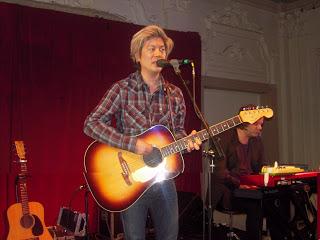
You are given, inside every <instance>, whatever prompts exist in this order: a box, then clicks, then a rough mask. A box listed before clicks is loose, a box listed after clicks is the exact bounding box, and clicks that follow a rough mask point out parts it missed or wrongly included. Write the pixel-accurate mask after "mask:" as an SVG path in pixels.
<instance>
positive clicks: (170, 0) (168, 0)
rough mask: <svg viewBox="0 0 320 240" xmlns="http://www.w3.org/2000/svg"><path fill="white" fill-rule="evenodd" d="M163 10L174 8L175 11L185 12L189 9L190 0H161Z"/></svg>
mask: <svg viewBox="0 0 320 240" xmlns="http://www.w3.org/2000/svg"><path fill="white" fill-rule="evenodd" d="M162 1H163V10H168V9H171V10H174V11H177V12H185V11H187V10H188V9H190V3H191V0H162Z"/></svg>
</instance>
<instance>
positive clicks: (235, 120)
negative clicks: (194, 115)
mask: <svg viewBox="0 0 320 240" xmlns="http://www.w3.org/2000/svg"><path fill="white" fill-rule="evenodd" d="M241 123H242V120H241V118H240V116H239V115H237V116H234V117H232V118H229V119H227V120H225V121H223V122H220V123H218V124H215V125H213V126H211V127H210V128H209V129H210V133H211V134H212V136H216V135H218V134H220V133H222V132H224V131H226V130H229V129H231V128H233V127H235V126H237V125H239V124H241ZM195 137H198V138H199V139H200V140H201V141H202V142H203V141H205V140H208V139H209V137H210V135H209V133H208V132H207V130H206V129H204V130H201V131H199V132H197V133H196V134H195V135H192V136H187V137H184V138H181V139H179V140H177V141H175V142H173V143H170V144H168V145H166V146H164V147H162V148H161V153H162V156H163V157H167V156H169V155H171V154H175V153H178V152H181V151H184V150H186V149H187V148H188V141H189V139H191V140H192V139H194V138H195Z"/></svg>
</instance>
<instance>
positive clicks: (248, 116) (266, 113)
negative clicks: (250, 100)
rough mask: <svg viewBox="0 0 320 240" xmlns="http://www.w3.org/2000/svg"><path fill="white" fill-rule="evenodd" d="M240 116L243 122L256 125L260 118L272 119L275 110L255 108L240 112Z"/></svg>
mask: <svg viewBox="0 0 320 240" xmlns="http://www.w3.org/2000/svg"><path fill="white" fill-rule="evenodd" d="M239 116H240V118H241V120H242V122H247V123H250V124H252V123H255V122H256V121H258V120H259V119H260V118H262V117H265V118H271V117H272V116H273V110H272V109H271V108H268V107H255V108H251V109H244V110H243V111H240V113H239Z"/></svg>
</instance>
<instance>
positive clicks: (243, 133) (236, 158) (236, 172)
mask: <svg viewBox="0 0 320 240" xmlns="http://www.w3.org/2000/svg"><path fill="white" fill-rule="evenodd" d="M250 107H252V105H250ZM242 109H243V108H241V110H242ZM263 124H264V118H263V117H262V118H260V119H258V120H257V121H256V122H255V123H253V124H249V123H242V124H241V125H239V126H237V127H236V128H234V129H231V130H229V131H226V132H224V133H222V134H221V135H220V136H219V137H220V141H219V143H220V145H221V148H222V150H223V152H224V154H225V157H224V158H223V159H222V160H218V161H217V162H216V168H215V172H214V174H213V177H212V207H213V209H215V208H216V207H217V206H219V207H222V208H224V209H230V210H237V211H241V212H244V213H245V214H246V215H247V217H246V231H247V236H248V239H250V240H260V239H261V238H262V225H263V216H264V213H263V210H264V209H265V208H266V207H267V206H265V205H263V206H262V201H261V200H257V199H249V198H236V197H233V190H235V189H236V188H238V187H239V186H240V180H239V179H240V176H243V175H248V174H258V173H259V172H260V171H261V168H262V166H263V165H267V164H266V160H265V154H264V147H263V143H262V140H261V133H262V129H263ZM272 204H273V203H272V202H271V201H269V203H268V204H267V205H272ZM267 209H270V208H269V207H268V208H267ZM267 217H268V216H267ZM270 217H274V215H273V216H270ZM276 222H277V221H273V220H272V221H269V219H268V218H267V224H268V228H269V229H270V233H271V237H272V239H275V240H277V239H289V238H286V237H287V236H286V235H287V233H284V234H283V235H282V234H281V233H280V235H279V232H283V230H285V229H283V230H282V229H277V228H278V227H277V226H276ZM279 236H281V237H279ZM282 236H284V238H282Z"/></svg>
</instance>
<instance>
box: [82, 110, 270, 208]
mask: <svg viewBox="0 0 320 240" xmlns="http://www.w3.org/2000/svg"><path fill="white" fill-rule="evenodd" d="M272 116H273V111H272V109H270V108H255V109H250V110H243V111H241V112H240V113H239V115H237V116H235V117H232V118H230V119H228V120H226V121H223V122H221V123H218V124H216V125H213V126H211V127H210V131H211V133H212V135H213V136H215V135H218V134H220V133H222V132H224V131H226V130H228V129H231V128H233V127H235V126H237V125H239V124H241V123H243V122H248V123H254V122H256V121H257V120H258V119H260V118H261V117H265V118H271V117H272ZM137 137H138V138H140V139H143V140H144V141H145V142H147V143H150V144H152V145H153V146H155V147H156V149H157V151H156V152H155V153H154V154H152V155H153V156H151V160H150V159H146V156H143V155H138V154H135V153H132V152H129V151H125V150H122V149H118V148H115V147H112V146H109V145H107V144H104V143H101V142H98V141H94V142H92V143H91V144H90V145H89V146H88V148H87V150H86V152H85V156H84V168H85V172H84V176H85V179H86V182H87V185H88V187H89V189H90V191H91V193H92V195H93V197H94V199H95V201H96V202H97V204H98V205H99V206H100V207H102V208H103V209H105V210H108V211H115V212H116V211H123V210H125V209H127V208H129V207H130V206H131V205H132V204H134V203H135V202H136V201H137V200H138V199H139V198H140V197H141V196H142V194H143V193H144V192H145V191H146V190H147V189H149V188H150V187H151V186H152V185H153V184H155V183H157V182H160V181H163V180H166V179H171V178H174V177H176V176H178V175H179V174H180V173H181V172H183V170H184V162H183V158H182V154H181V152H182V151H184V150H186V149H187V147H188V140H189V139H191V140H192V138H195V137H198V138H199V139H200V140H201V141H205V140H207V139H208V138H209V134H208V133H207V131H206V130H202V131H199V132H197V133H196V134H195V135H192V136H187V137H185V138H182V139H179V140H177V141H175V139H174V137H173V135H172V133H171V132H170V130H169V129H168V128H166V127H165V126H163V125H156V126H153V127H152V128H150V129H148V130H147V131H145V132H143V133H142V134H140V135H138V136H137ZM148 157H150V156H148ZM152 158H155V159H156V160H157V161H154V162H159V161H158V160H159V159H160V162H161V163H160V164H158V165H156V166H153V165H152V162H153V159H152ZM146 163H147V164H146ZM150 163H151V164H150Z"/></svg>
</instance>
